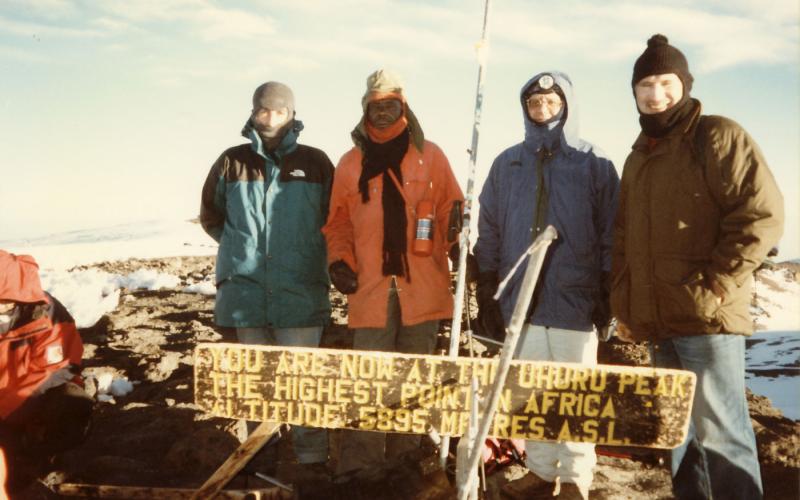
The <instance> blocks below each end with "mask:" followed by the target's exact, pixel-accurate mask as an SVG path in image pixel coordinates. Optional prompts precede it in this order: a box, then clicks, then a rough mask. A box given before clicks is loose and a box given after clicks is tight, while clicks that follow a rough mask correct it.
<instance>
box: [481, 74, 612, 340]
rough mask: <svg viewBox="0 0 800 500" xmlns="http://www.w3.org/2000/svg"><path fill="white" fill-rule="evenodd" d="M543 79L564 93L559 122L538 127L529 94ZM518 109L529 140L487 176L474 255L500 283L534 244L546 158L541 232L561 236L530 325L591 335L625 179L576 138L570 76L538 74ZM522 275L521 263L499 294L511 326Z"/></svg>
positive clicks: (500, 159) (505, 153) (522, 94)
mask: <svg viewBox="0 0 800 500" xmlns="http://www.w3.org/2000/svg"><path fill="white" fill-rule="evenodd" d="M545 74H549V75H551V76H552V77H553V78H554V80H555V83H556V85H558V86H559V87H560V88H561V91H562V92H563V97H564V101H565V105H564V106H563V107H562V111H561V117H560V119H558V120H556V121H554V122H553V123H549V124H542V125H537V124H535V123H534V122H533V121H532V120H531V119H530V118H529V117H528V111H527V105H526V103H525V93H526V91H527V90H528V89H529V88H530V87H531V86H533V85H534V84H535V83H536V82H537V81H538V80H539V78H541V77H542V76H543V75H545ZM520 104H521V106H522V114H523V120H524V123H525V140H524V141H523V142H522V143H520V144H516V145H514V146H511V147H510V148H508V149H506V150H505V151H503V152H502V153H501V154H500V155H499V156H498V157H497V158H495V160H494V163H493V164H492V167H491V170H490V171H489V176H488V178H487V179H486V182H485V184H484V186H483V189H482V191H481V194H480V197H479V203H480V216H479V218H478V241H477V243H476V244H475V249H474V252H475V257H476V258H477V260H478V266H479V268H480V271H481V272H486V271H495V272H496V273H497V275H498V277H499V279H500V280H502V279H503V278H504V277H505V276H506V274H508V273H509V271H510V270H511V268H512V267H513V266H514V264H515V263H516V262H517V260H518V259H519V258H520V256H521V255H522V254H523V253H524V252H525V251H526V250H527V249H528V247H529V246H530V245H531V243H532V242H533V240H534V237H535V235H536V227H535V226H536V220H537V213H536V212H537V189H538V188H539V186H538V184H539V182H538V180H537V160H538V157H539V155H543V161H544V167H543V180H544V182H543V184H544V186H545V188H546V193H547V198H546V205H545V206H544V208H543V211H544V212H545V213H544V214H543V216H544V225H543V226H542V228H541V229H544V227H546V226H547V225H553V226H554V227H555V228H556V230H557V231H558V239H557V240H555V241H554V242H553V243H552V244H551V245H550V248H549V249H548V252H547V256H546V258H545V261H544V265H543V267H542V270H541V274H540V275H539V283H538V285H537V291H536V292H535V294H534V295H535V299H536V300H535V303H534V304H533V305H532V307H531V309H530V311H529V315H528V318H527V321H528V322H530V323H533V324H534V325H539V326H546V327H553V328H563V329H568V330H578V331H591V330H592V328H593V326H592V311H593V309H594V307H595V304H596V301H597V300H598V298H599V297H600V292H601V288H600V287H601V286H602V283H601V281H602V280H601V276H602V274H601V272H608V271H610V270H611V246H612V231H613V221H614V216H615V212H616V206H617V195H618V190H619V175H618V174H617V171H616V170H615V168H614V165H613V164H612V163H611V161H610V160H609V159H608V158H606V156H605V154H604V153H603V152H602V151H600V150H598V149H597V148H595V147H594V146H592V145H591V144H589V143H588V142H586V141H584V140H582V139H580V138H579V137H578V113H577V100H576V99H575V97H574V95H573V89H572V82H571V81H570V80H569V77H568V76H567V75H565V74H564V73H560V72H556V71H553V72H546V73H540V74H537V75H536V76H534V77H533V78H531V79H530V80H529V81H528V82H527V83H525V85H524V86H523V87H522V90H521V91H520ZM543 148H544V149H546V151H543ZM544 153H547V154H544ZM526 262H527V261H526ZM524 270H525V265H524V264H523V265H522V266H520V267H519V268H518V269H517V271H516V273H515V274H514V276H513V277H512V279H511V280H510V281H509V283H508V286H507V288H506V290H505V291H504V292H503V295H502V296H501V297H500V308H501V310H502V312H503V317H504V319H505V322H506V324H508V322H509V321H510V319H511V313H512V311H513V309H514V305H515V304H516V301H517V296H518V295H519V289H520V285H521V283H522V277H523V275H524Z"/></svg>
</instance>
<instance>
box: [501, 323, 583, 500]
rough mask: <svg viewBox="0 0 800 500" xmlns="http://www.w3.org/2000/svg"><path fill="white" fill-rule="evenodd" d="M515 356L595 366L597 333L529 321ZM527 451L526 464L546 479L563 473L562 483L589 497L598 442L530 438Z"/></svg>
mask: <svg viewBox="0 0 800 500" xmlns="http://www.w3.org/2000/svg"><path fill="white" fill-rule="evenodd" d="M514 357H515V358H517V359H524V360H529V361H569V362H573V363H583V364H585V365H589V366H594V365H596V364H597V334H596V333H595V332H594V331H591V332H580V331H576V330H563V329H560V328H547V327H544V326H534V325H532V324H530V323H526V324H525V326H524V327H523V328H522V334H521V335H520V339H519V344H517V350H516V353H515V356H514ZM525 453H526V454H527V455H528V458H527V459H526V461H525V464H526V465H527V466H528V469H530V470H531V471H532V472H534V473H535V474H536V475H537V476H539V477H541V478H542V479H544V480H546V481H555V479H556V478H557V477H560V478H561V482H562V483H575V485H576V486H577V487H578V488H579V489H580V490H581V493H582V494H583V496H584V498H589V487H590V486H591V484H592V477H593V472H592V470H593V469H594V466H595V464H596V463H597V456H596V455H595V453H594V444H591V443H545V442H541V441H528V442H526V443H525Z"/></svg>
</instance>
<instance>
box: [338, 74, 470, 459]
mask: <svg viewBox="0 0 800 500" xmlns="http://www.w3.org/2000/svg"><path fill="white" fill-rule="evenodd" d="M361 105H362V109H363V113H364V114H363V116H362V118H361V121H360V122H359V123H358V125H357V126H356V128H355V129H354V130H353V132H352V134H351V136H352V139H353V142H354V144H355V147H353V148H352V149H351V150H350V151H348V152H347V153H345V155H344V156H343V157H342V159H341V160H340V161H339V165H338V166H337V168H336V173H335V175H334V181H333V193H332V195H331V206H330V211H329V216H328V222H327V224H326V225H325V227H324V228H323V232H324V233H325V237H326V240H327V246H328V262H329V263H330V266H329V272H330V277H331V281H332V282H333V285H334V286H335V287H336V288H337V289H338V290H339V291H340V292H342V293H345V294H347V295H348V310H349V313H348V314H349V318H348V322H349V327H350V328H352V329H354V337H353V348H354V349H359V350H373V351H395V352H405V353H416V354H430V353H432V352H433V350H434V349H435V347H436V333H437V332H438V329H439V320H442V319H445V318H450V317H451V316H452V314H453V296H452V294H451V292H450V273H449V267H448V251H449V249H450V247H452V246H453V244H454V243H456V241H455V238H454V232H453V231H450V233H451V234H450V235H449V236H450V237H449V238H448V229H449V228H448V224H449V221H450V219H451V217H450V214H451V212H452V211H454V210H456V211H460V209H459V207H460V203H461V202H462V201H463V195H462V193H461V189H460V187H459V186H458V182H457V181H456V179H455V176H454V175H453V172H452V170H451V169H450V164H449V162H448V161H447V157H445V155H444V153H443V152H442V150H441V149H439V147H438V146H437V145H436V144H434V143H432V142H430V141H426V140H425V138H424V136H423V133H422V128H421V127H420V125H419V123H418V122H417V119H416V117H415V116H414V113H412V111H411V108H409V106H408V103H407V102H406V99H405V96H404V95H403V88H402V84H401V83H400V81H399V79H398V78H397V76H395V75H394V74H392V73H390V72H389V71H386V70H378V71H376V72H374V73H372V74H371V75H370V76H369V77H368V78H367V91H366V93H365V94H364V97H363V99H362V100H361ZM459 215H460V214H459ZM417 446H419V436H404V435H390V436H388V437H387V436H385V435H384V434H381V433H374V432H347V433H346V434H344V436H343V439H342V447H341V455H340V458H339V466H338V473H340V474H341V473H345V472H349V471H353V470H356V469H360V468H364V467H367V466H370V465H375V464H380V463H382V462H383V461H384V460H385V458H387V457H392V456H396V455H399V454H401V453H403V452H405V451H409V450H411V449H413V448H415V447H417Z"/></svg>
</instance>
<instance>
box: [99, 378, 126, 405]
mask: <svg viewBox="0 0 800 500" xmlns="http://www.w3.org/2000/svg"><path fill="white" fill-rule="evenodd" d="M96 379H97V400H98V401H102V402H111V401H113V399H114V397H118V398H119V397H122V396H126V395H127V394H130V393H131V392H133V382H131V381H130V380H128V377H120V376H117V375H115V374H114V373H112V372H103V373H98V374H97V376H96Z"/></svg>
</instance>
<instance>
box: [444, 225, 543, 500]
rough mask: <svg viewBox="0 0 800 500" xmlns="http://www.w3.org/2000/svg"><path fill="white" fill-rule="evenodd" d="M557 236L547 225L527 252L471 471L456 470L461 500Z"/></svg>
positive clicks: (472, 452) (468, 488)
mask: <svg viewBox="0 0 800 500" xmlns="http://www.w3.org/2000/svg"><path fill="white" fill-rule="evenodd" d="M556 237H557V233H556V230H555V228H554V227H553V226H547V228H545V230H544V231H543V232H542V234H540V235H539V237H538V238H536V240H535V241H534V242H533V244H532V245H531V246H530V248H529V249H528V251H527V252H526V253H527V254H528V255H529V257H528V267H527V268H526V270H525V276H524V277H523V278H522V286H521V288H520V291H519V296H518V298H517V303H516V305H515V306H514V312H513V313H512V315H511V323H510V324H509V325H508V328H507V329H506V341H505V344H504V345H503V351H502V354H501V355H500V362H499V363H498V366H497V375H496V376H495V380H494V384H492V388H491V392H490V393H489V399H488V403H487V405H486V407H485V408H484V411H483V417H482V418H481V425H480V427H479V428H478V434H477V436H475V441H474V443H473V445H472V446H470V454H469V460H468V461H467V470H466V471H463V472H460V471H456V477H465V478H466V480H465V482H464V483H459V484H458V485H457V487H458V498H459V500H466V499H467V498H468V496H469V494H470V491H472V484H471V483H472V482H473V481H475V479H476V477H477V475H476V474H475V471H476V469H477V466H478V461H479V460H480V457H481V448H480V444H481V443H483V442H484V440H486V436H487V435H488V434H489V427H490V426H491V424H492V420H493V419H494V413H495V411H496V410H497V405H498V403H499V401H500V395H501V393H502V392H503V386H504V385H505V383H506V376H507V375H508V369H509V367H510V366H511V360H512V358H513V357H514V351H515V350H516V347H517V342H518V340H519V336H520V333H521V332H522V326H523V324H524V323H525V318H526V316H527V315H528V308H529V307H530V304H531V300H532V299H533V291H534V289H535V288H536V282H537V281H538V278H539V271H541V268H542V262H544V256H545V254H546V253H547V248H548V247H549V246H550V243H551V242H552V241H553V240H554V239H556ZM500 292H501V290H498V294H499V293H500ZM495 297H497V296H495Z"/></svg>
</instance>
